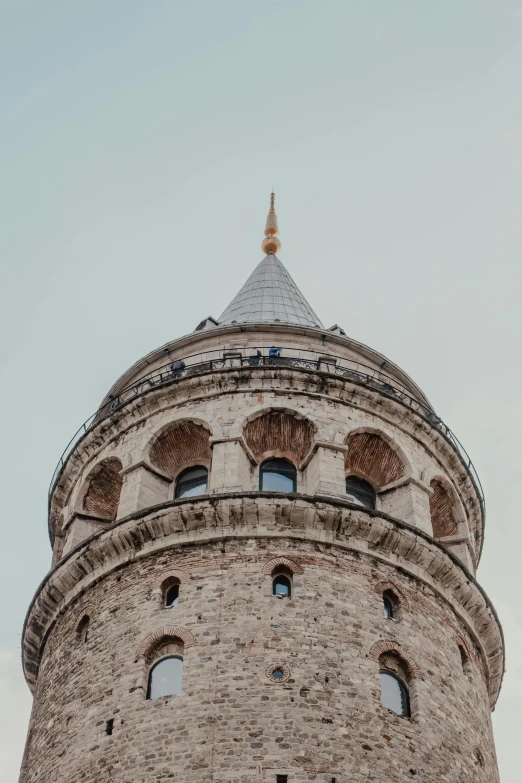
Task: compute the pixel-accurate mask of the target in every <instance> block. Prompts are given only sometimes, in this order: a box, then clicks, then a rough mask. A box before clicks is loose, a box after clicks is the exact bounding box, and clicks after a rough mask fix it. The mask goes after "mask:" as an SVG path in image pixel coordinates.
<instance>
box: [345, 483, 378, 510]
mask: <svg viewBox="0 0 522 783" xmlns="http://www.w3.org/2000/svg"><path fill="white" fill-rule="evenodd" d="M346 494H347V495H351V496H352V497H353V498H354V500H355V503H357V504H358V505H359V506H364V507H365V508H375V490H374V488H373V487H372V485H371V484H369V483H368V482H367V481H364V479H360V478H357V476H347V477H346Z"/></svg>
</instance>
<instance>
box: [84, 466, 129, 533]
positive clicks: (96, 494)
mask: <svg viewBox="0 0 522 783" xmlns="http://www.w3.org/2000/svg"><path fill="white" fill-rule="evenodd" d="M122 469H123V466H122V464H121V462H120V460H119V459H117V458H116V457H109V458H108V459H104V460H102V461H101V462H100V463H99V464H98V465H96V466H95V467H94V468H93V469H92V470H91V472H90V473H89V475H88V476H87V482H86V483H87V486H86V490H85V493H84V496H83V503H82V508H83V510H84V511H85V512H86V513H87V514H90V515H92V516H96V517H101V518H103V519H108V520H110V521H111V522H113V521H114V520H115V519H116V516H117V514H118V506H119V503H120V495H121V488H122V486H123V478H122V476H121V470H122Z"/></svg>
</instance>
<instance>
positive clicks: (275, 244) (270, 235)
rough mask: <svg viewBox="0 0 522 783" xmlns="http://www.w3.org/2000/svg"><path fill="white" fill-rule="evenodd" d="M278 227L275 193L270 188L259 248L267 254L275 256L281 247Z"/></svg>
mask: <svg viewBox="0 0 522 783" xmlns="http://www.w3.org/2000/svg"><path fill="white" fill-rule="evenodd" d="M278 237H279V227H278V225H277V215H276V213H275V193H274V191H273V189H272V193H271V194H270V209H269V211H268V217H267V219H266V226H265V238H264V239H263V241H262V243H261V249H262V250H263V252H264V253H265V255H267V256H275V254H276V253H278V252H279V250H280V249H281V242H280V240H279V238H278Z"/></svg>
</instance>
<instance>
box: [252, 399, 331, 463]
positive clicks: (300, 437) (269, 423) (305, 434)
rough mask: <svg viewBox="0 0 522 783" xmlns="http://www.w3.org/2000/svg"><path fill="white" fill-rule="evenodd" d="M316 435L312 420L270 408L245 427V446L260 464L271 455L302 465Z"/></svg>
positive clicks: (290, 412)
mask: <svg viewBox="0 0 522 783" xmlns="http://www.w3.org/2000/svg"><path fill="white" fill-rule="evenodd" d="M316 432H317V428H316V426H315V424H313V423H312V422H311V421H310V419H307V418H305V417H304V416H302V415H301V414H298V413H297V412H296V411H292V410H289V409H287V408H267V409H266V410H263V411H261V412H260V413H258V414H256V416H255V417H254V418H251V419H249V420H248V421H247V422H246V424H245V425H244V427H243V437H244V439H245V442H246V444H247V446H248V447H249V449H250V451H251V452H252V454H253V455H254V457H255V458H256V460H257V461H258V462H259V461H260V460H262V459H263V457H264V456H265V455H267V454H270V455H280V456H289V457H291V458H292V457H293V458H294V460H295V461H296V462H297V463H300V462H302V461H303V459H304V458H305V457H306V455H307V454H308V452H309V451H310V449H311V448H312V444H313V442H314V437H315V434H316Z"/></svg>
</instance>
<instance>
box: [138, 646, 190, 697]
mask: <svg viewBox="0 0 522 783" xmlns="http://www.w3.org/2000/svg"><path fill="white" fill-rule="evenodd" d="M182 678H183V658H182V657H181V656H179V655H173V656H171V657H169V658H163V660H161V661H158V663H155V664H154V666H153V667H152V669H151V670H150V672H149V684H148V688H147V699H159V698H160V697H161V696H172V695H173V694H175V693H181V681H182Z"/></svg>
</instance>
